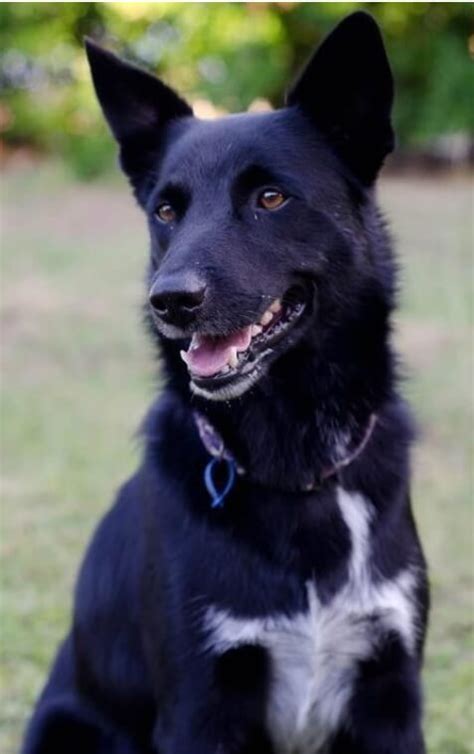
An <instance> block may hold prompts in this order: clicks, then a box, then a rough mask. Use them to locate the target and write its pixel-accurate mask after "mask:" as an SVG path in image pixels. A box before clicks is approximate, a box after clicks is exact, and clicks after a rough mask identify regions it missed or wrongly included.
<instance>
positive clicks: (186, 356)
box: [179, 351, 188, 365]
mask: <svg viewBox="0 0 474 754" xmlns="http://www.w3.org/2000/svg"><path fill="white" fill-rule="evenodd" d="M179 355H180V356H181V358H182V359H183V361H184V363H185V364H186V365H187V363H188V355H187V353H186V351H180V352H179Z"/></svg>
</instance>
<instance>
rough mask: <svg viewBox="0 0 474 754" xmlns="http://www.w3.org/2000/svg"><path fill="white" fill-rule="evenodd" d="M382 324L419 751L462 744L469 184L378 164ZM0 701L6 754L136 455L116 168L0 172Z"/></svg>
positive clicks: (128, 288) (123, 209) (450, 753)
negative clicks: (416, 544)
mask: <svg viewBox="0 0 474 754" xmlns="http://www.w3.org/2000/svg"><path fill="white" fill-rule="evenodd" d="M380 198H381V203H382V205H383V207H384V209H385V210H386V212H387V214H388V217H389V218H390V221H391V226H392V228H393V231H394V236H395V238H396V241H397V244H398V248H399V251H400V256H401V261H402V270H403V273H402V293H401V304H402V306H401V311H400V314H399V315H398V318H397V339H398V342H399V346H400V350H401V352H402V354H403V357H404V361H405V365H406V372H407V376H408V380H407V383H406V393H407V395H408V396H409V398H410V399H411V401H412V404H413V406H414V408H415V410H416V413H417V415H418V418H419V421H420V425H421V437H420V442H419V445H418V448H417V451H416V455H415V462H414V472H415V482H414V495H413V497H414V502H415V508H416V516H417V519H418V522H419V526H420V529H421V535H422V539H423V542H424V546H425V549H426V552H427V556H428V560H429V563H430V568H431V584H432V599H433V609H432V614H431V627H430V634H429V642H428V651H427V659H426V669H425V674H424V682H425V689H426V706H427V716H426V734H427V739H428V742H429V746H428V751H429V754H467V753H468V752H473V751H474V747H473V742H472V739H473V734H474V719H473V702H474V700H473V663H472V659H473V652H472V650H473V631H472V618H473V604H474V601H473V593H472V590H473V579H472V576H473V568H474V549H473V514H472V508H471V502H472V477H471V474H470V464H471V463H472V455H471V453H472V437H473V412H472V394H471V390H472V358H471V353H472V348H471V345H472V343H471V336H472V333H471V332H470V327H471V319H472V309H471V305H472V290H471V288H470V285H471V282H472V267H473V264H472V262H473V259H472V184H471V183H469V181H468V180H467V179H466V178H460V179H456V180H453V179H451V180H448V179H445V178H436V179H433V180H430V181H428V180H423V179H417V180H408V179H390V180H388V179H387V180H386V181H385V182H384V183H383V185H382V186H381V190H380ZM1 215H2V217H1V233H2V258H3V262H2V279H1V284H2V290H1V306H2V342H1V346H2V348H1V358H2V387H3V398H2V407H1V440H2V467H1V472H2V486H3V494H2V508H1V546H2V558H3V563H2V570H1V577H2V587H1V608H2V623H1V650H2V667H1V673H2V689H3V690H2V702H1V713H0V714H1V718H2V719H1V727H0V751H1V752H2V754H14V753H15V752H16V750H17V746H18V741H19V737H20V734H21V730H22V728H23V725H24V722H25V719H26V717H27V715H28V713H29V711H30V709H31V706H32V704H33V701H34V699H35V697H36V695H37V693H38V691H39V689H40V688H41V685H42V683H43V681H44V679H45V674H46V671H47V667H48V665H49V662H50V660H51V658H52V655H53V653H54V651H55V648H56V645H57V643H58V641H59V640H60V638H61V636H62V635H63V634H64V632H65V630H66V628H67V626H68V622H69V614H70V608H71V589H72V585H73V583H74V577H75V573H76V570H77V566H78V563H79V560H80V557H81V553H82V551H83V549H84V546H85V544H86V542H87V540H88V539H89V536H90V534H91V531H92V529H93V527H94V526H95V523H96V522H97V520H98V519H99V517H100V516H101V515H102V513H103V512H104V510H105V509H106V507H107V506H108V505H109V502H110V500H111V498H112V495H113V492H114V489H115V488H116V487H117V486H118V485H119V484H120V483H121V481H122V480H123V479H124V478H125V477H126V476H127V474H129V473H130V472H131V471H132V469H133V468H134V465H135V464H136V462H137V457H138V453H139V448H138V444H137V442H136V440H135V437H134V432H135V429H136V427H137V425H138V422H139V420H140V418H141V416H142V414H143V413H144V410H145V408H146V406H147V402H148V401H149V398H150V397H151V395H152V392H153V385H154V373H153V365H152V362H151V359H150V352H149V349H148V346H147V344H146V342H145V339H144V336H143V335H142V330H141V328H140V312H139V307H140V295H141V280H142V270H143V268H144V261H145V254H146V235H145V226H144V223H143V222H142V219H141V217H140V213H139V211H138V210H137V209H136V208H135V207H134V206H133V203H132V201H131V200H130V199H129V197H128V193H127V190H126V188H125V186H124V185H123V184H118V183H104V184H98V185H92V186H85V185H75V184H73V183H70V182H68V181H67V180H66V179H65V178H64V176H63V175H62V174H61V172H60V171H57V170H55V169H51V168H46V169H45V168H39V169H36V170H31V169H29V170H23V171H21V172H19V171H17V172H15V173H9V174H7V175H6V176H4V178H3V181H2V200H1Z"/></svg>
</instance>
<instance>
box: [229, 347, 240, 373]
mask: <svg viewBox="0 0 474 754" xmlns="http://www.w3.org/2000/svg"><path fill="white" fill-rule="evenodd" d="M227 363H228V365H229V366H230V367H231V368H232V369H235V367H236V366H237V364H238V363H239V359H238V356H237V349H236V348H232V349H231V352H230V356H229V358H228V359H227Z"/></svg>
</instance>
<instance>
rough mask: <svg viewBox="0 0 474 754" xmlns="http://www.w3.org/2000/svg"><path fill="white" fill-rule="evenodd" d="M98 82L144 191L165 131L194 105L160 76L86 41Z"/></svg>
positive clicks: (125, 164)
mask: <svg viewBox="0 0 474 754" xmlns="http://www.w3.org/2000/svg"><path fill="white" fill-rule="evenodd" d="M85 47H86V52H87V58H88V60H89V65H90V69H91V73H92V80H93V82H94V88H95V91H96V94H97V99H98V100H99V102H100V105H101V108H102V111H103V113H104V115H105V118H106V120H107V122H108V124H109V126H110V129H111V131H112V133H113V135H114V136H115V138H116V140H117V141H118V143H119V145H120V158H121V165H122V168H123V170H124V172H125V173H126V174H127V175H128V177H129V178H130V181H131V183H132V185H133V186H134V187H135V189H136V190H138V185H139V183H140V180H141V176H142V175H143V171H146V170H148V171H149V170H150V155H152V154H153V153H154V152H157V151H158V150H159V146H160V142H161V138H162V135H163V129H164V128H165V126H166V125H167V124H168V123H169V122H170V121H171V120H174V119H176V118H181V117H185V116H190V115H192V114H193V112H192V109H191V107H190V106H189V105H188V104H187V103H186V102H185V101H184V100H183V99H181V97H179V96H178V94H176V92H175V91H173V89H171V88H170V87H169V86H167V85H166V84H164V83H163V82H162V81H160V80H159V79H158V78H156V76H153V75H151V74H150V73H147V72H146V71H143V70H141V69H140V68H137V67H136V66H134V65H131V64H130V63H127V62H125V61H124V60H122V59H121V58H119V57H117V56H116V55H114V54H113V53H111V52H109V51H108V50H105V49H104V48H102V47H100V46H99V45H98V44H96V43H95V42H93V41H92V40H90V39H87V38H86V39H85Z"/></svg>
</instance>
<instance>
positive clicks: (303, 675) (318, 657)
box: [206, 490, 414, 754]
mask: <svg viewBox="0 0 474 754" xmlns="http://www.w3.org/2000/svg"><path fill="white" fill-rule="evenodd" d="M338 504H339V506H340V509H341V513H342V515H343V517H344V520H345V522H346V524H347V526H348V528H349V530H350V533H351V538H352V554H351V562H350V567H349V577H348V580H347V582H346V584H345V585H344V587H343V588H342V589H341V590H340V592H338V594H336V596H335V597H334V598H333V599H332V600H331V601H330V602H329V603H327V604H323V603H322V602H321V601H320V599H319V598H318V593H317V584H314V583H309V584H308V585H307V593H308V603H307V610H306V611H305V612H302V613H297V614H296V615H293V616H283V615H276V616H270V617H267V618H252V619H245V618H241V617H236V616H233V615H231V614H229V613H228V612H224V611H219V610H217V609H215V608H211V609H210V610H209V611H208V613H207V616H206V624H207V631H208V636H209V645H210V646H211V647H212V649H213V651H214V652H217V653H218V654H222V653H223V652H225V651H227V650H228V649H231V648H235V647H238V646H239V645H240V646H242V645H245V644H254V645H259V646H262V647H264V648H265V649H266V650H267V652H268V655H269V657H270V661H271V685H270V689H269V698H268V705H267V721H266V723H267V728H268V731H269V733H270V735H271V737H272V739H273V742H274V746H275V749H276V751H277V752H278V754H324V752H325V751H326V747H327V745H328V744H329V742H330V740H331V737H332V736H333V735H334V734H335V733H336V732H337V730H338V729H339V728H340V727H341V725H344V724H345V723H347V722H348V721H347V716H348V707H349V702H350V699H351V696H352V692H353V688H354V681H355V678H356V674H357V666H358V663H359V662H360V661H361V660H364V659H366V658H368V657H370V656H371V654H372V653H373V651H374V650H375V648H376V643H377V641H379V640H380V636H381V634H382V633H383V631H384V630H386V629H388V628H389V629H390V630H396V631H397V632H398V633H399V634H400V636H401V637H402V639H403V640H404V642H405V644H406V646H407V648H408V649H411V646H412V643H413V640H414V637H413V620H412V599H411V595H412V588H413V575H412V574H411V573H409V572H403V573H401V574H399V576H398V577H397V579H395V580H393V581H386V582H382V583H379V584H377V585H374V584H373V583H372V581H371V579H370V577H369V575H368V574H369V570H368V568H367V561H368V557H369V520H370V508H369V506H368V504H367V503H366V501H364V499H363V498H362V497H361V496H358V495H348V494H346V493H344V492H343V491H342V490H339V495H338ZM315 546H317V543H315Z"/></svg>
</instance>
